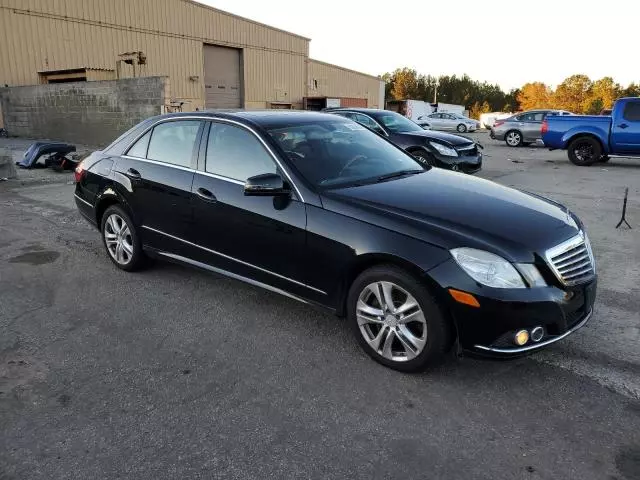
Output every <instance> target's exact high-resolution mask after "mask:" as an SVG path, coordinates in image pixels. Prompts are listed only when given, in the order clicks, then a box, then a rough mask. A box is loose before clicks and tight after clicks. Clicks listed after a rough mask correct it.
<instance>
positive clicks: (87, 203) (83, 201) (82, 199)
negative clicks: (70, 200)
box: [73, 193, 93, 208]
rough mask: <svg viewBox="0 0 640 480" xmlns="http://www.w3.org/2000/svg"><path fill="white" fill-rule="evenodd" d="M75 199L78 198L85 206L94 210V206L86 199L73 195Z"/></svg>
mask: <svg viewBox="0 0 640 480" xmlns="http://www.w3.org/2000/svg"><path fill="white" fill-rule="evenodd" d="M73 196H74V197H76V198H77V199H78V200H80V201H81V202H82V203H84V204H85V205H88V206H90V207H91V208H93V205H91V204H90V203H89V202H87V201H86V200H85V199H84V198H80V196H78V194H77V193H74V194H73Z"/></svg>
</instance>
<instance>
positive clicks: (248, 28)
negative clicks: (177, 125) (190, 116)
mask: <svg viewBox="0 0 640 480" xmlns="http://www.w3.org/2000/svg"><path fill="white" fill-rule="evenodd" d="M203 43H210V44H217V45H227V46H233V47H236V48H242V49H243V58H244V78H245V103H246V106H247V107H265V106H267V105H268V102H270V101H290V102H292V103H294V104H301V103H302V97H303V96H304V93H305V92H304V90H305V89H304V78H305V60H306V59H307V58H308V52H309V40H308V39H305V38H303V37H300V36H297V35H293V34H290V33H287V32H283V31H280V30H278V29H275V28H271V27H268V26H265V25H262V24H259V23H257V22H253V21H250V20H246V19H242V18H240V17H237V16H235V15H232V14H229V13H226V12H222V11H219V10H215V9H212V8H209V7H206V6H203V5H200V4H196V3H194V2H191V1H189V0H135V1H133V0H108V1H105V0H0V84H5V83H7V84H9V85H29V84H37V83H39V77H38V72H39V71H52V70H66V69H72V68H85V67H86V68H99V69H110V70H115V69H116V67H115V64H116V61H117V60H118V58H119V57H118V55H119V54H122V53H125V52H133V51H142V52H144V53H145V55H146V57H147V64H146V65H144V66H142V67H141V69H140V74H141V75H168V76H169V77H170V82H171V92H172V98H173V99H182V100H186V101H188V102H191V103H188V104H186V105H185V110H187V109H194V108H195V107H202V106H203V103H204V83H203V82H204V70H203V50H202V49H203ZM16 52H20V54H19V55H18V54H16ZM122 72H123V74H124V75H123V76H126V75H127V72H128V74H129V75H130V74H131V67H129V66H126V68H123V70H122ZM283 99H284V100H283Z"/></svg>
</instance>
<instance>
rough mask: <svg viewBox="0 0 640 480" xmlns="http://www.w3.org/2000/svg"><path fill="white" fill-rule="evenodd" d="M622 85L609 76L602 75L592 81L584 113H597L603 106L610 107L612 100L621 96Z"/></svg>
mask: <svg viewBox="0 0 640 480" xmlns="http://www.w3.org/2000/svg"><path fill="white" fill-rule="evenodd" d="M621 92H622V87H621V86H620V85H619V84H617V83H616V82H614V81H613V78H611V77H604V78H601V79H600V80H596V81H595V82H593V85H592V86H591V95H590V98H589V100H588V105H587V108H586V113H590V114H597V113H600V111H601V110H602V109H603V108H611V107H612V106H613V102H615V101H616V100H617V99H618V98H620V97H621Z"/></svg>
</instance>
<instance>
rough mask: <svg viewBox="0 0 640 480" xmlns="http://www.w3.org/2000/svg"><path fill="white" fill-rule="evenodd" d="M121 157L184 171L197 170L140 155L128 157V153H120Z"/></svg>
mask: <svg viewBox="0 0 640 480" xmlns="http://www.w3.org/2000/svg"><path fill="white" fill-rule="evenodd" d="M120 156H121V157H122V158H126V159H128V160H137V161H139V162H146V163H151V164H153V165H160V166H162V167H171V168H177V169H178V170H184V171H185V172H195V171H197V170H195V169H193V168H190V167H183V166H182V165H176V164H175V163H168V162H162V161H160V160H151V159H149V158H140V157H130V156H129V155H120Z"/></svg>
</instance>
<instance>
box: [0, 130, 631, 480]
mask: <svg viewBox="0 0 640 480" xmlns="http://www.w3.org/2000/svg"><path fill="white" fill-rule="evenodd" d="M470 136H473V137H475V138H478V139H480V141H481V142H482V143H483V144H484V145H485V146H486V148H485V154H486V158H485V166H484V169H483V171H482V172H481V173H480V174H479V176H481V177H485V178H489V179H493V180H495V181H497V182H499V183H502V184H505V185H510V186H515V187H517V188H522V189H525V190H529V191H533V192H536V193H540V194H543V195H546V196H549V197H551V198H553V199H555V200H559V201H561V202H562V203H565V204H566V205H568V206H569V207H570V208H571V209H572V210H574V211H575V212H576V213H577V214H578V215H579V216H580V217H581V218H582V219H583V221H584V222H585V224H586V226H587V228H588V230H589V235H590V237H591V239H592V243H593V244H594V250H595V254H596V257H597V260H598V266H599V275H600V284H599V294H598V300H597V303H596V311H595V315H594V318H593V319H592V321H591V322H590V323H589V324H588V325H587V326H586V327H585V328H583V329H582V330H580V332H578V333H576V334H575V335H572V336H570V337H568V338H567V339H566V340H565V341H563V342H561V343H559V344H556V345H554V346H553V347H551V348H549V349H548V350H546V351H544V352H541V353H538V354H535V355H532V356H530V357H527V358H523V359H518V360H514V361H502V362H497V361H483V360H478V359H473V358H468V357H467V358H463V359H462V360H457V359H453V358H451V359H450V360H449V361H447V362H446V363H445V364H444V365H442V366H441V367H439V368H437V369H435V370H432V371H430V372H427V373H424V374H419V375H403V374H399V373H397V372H394V371H391V370H388V369H385V368H384V367H381V366H380V365H378V364H376V363H374V362H373V361H371V360H370V359H369V358H368V357H366V355H365V354H364V353H362V352H361V351H360V349H359V347H358V346H357V345H356V344H355V341H353V339H352V338H351V336H350V333H349V330H348V328H347V326H346V325H345V324H344V323H343V322H342V321H340V320H338V319H336V318H334V317H332V316H331V315H327V314H326V313H324V312H321V311H317V310H314V309H311V308H310V307H307V306H305V305H302V304H298V303H296V302H293V301H291V300H289V299H287V298H284V297H280V296H277V295H274V294H271V293H268V292H264V291H262V290H259V289H256V288H253V287H249V286H246V285H244V284H241V283H238V282H236V281H232V280H229V279H226V278H222V277H218V276H215V275H209V274H205V273H202V272H199V271H195V270H192V269H188V268H185V267H181V266H176V265H171V264H165V263H157V264H155V266H154V267H153V268H151V269H149V270H146V271H144V272H141V273H136V274H126V273H124V272H121V271H119V270H117V269H116V268H114V267H113V266H112V265H111V263H110V262H109V260H108V258H107V257H106V254H105V253H104V251H103V247H102V245H101V243H100V238H99V235H98V234H97V232H96V231H95V230H93V229H92V228H91V227H90V226H89V225H88V224H87V223H86V222H84V220H82V219H81V218H80V217H79V215H78V214H77V213H76V212H75V209H74V206H73V197H72V186H71V185H70V184H69V182H70V181H71V175H70V174H55V175H52V174H51V173H48V172H46V171H42V170H38V171H33V172H28V173H27V172H25V171H22V170H21V171H19V172H18V173H19V176H20V177H19V179H18V180H15V181H9V182H2V183H0V332H2V335H0V432H1V433H0V479H3V480H5V479H7V480H8V479H12V480H13V479H32V478H43V479H45V478H46V479H58V478H59V479H76V478H77V479H86V478H92V479H93V478H95V479H98V478H109V479H110V478H132V479H147V478H149V479H158V478H225V479H227V478H238V479H240V478H278V479H281V478H296V479H297V478H314V479H315V478H318V479H328V478H336V479H337V478H367V479H370V478H380V479H388V478H433V479H437V478H441V479H454V478H464V479H497V478H500V479H503V478H509V479H510V478H513V479H527V480H529V479H560V478H562V479H574V478H576V479H578V478H580V479H582V480H587V479H608V480H613V479H618V480H622V479H638V478H640V401H639V399H640V375H639V373H640V348H639V347H638V344H639V343H638V342H639V340H640V328H639V327H640V313H639V312H640V300H638V299H639V298H640V295H638V294H639V293H640V161H633V160H618V159H613V160H611V162H610V163H608V164H606V165H600V166H594V167H590V168H578V167H574V166H573V165H571V164H569V162H568V160H566V156H565V154H564V153H563V152H548V151H547V150H545V149H543V148H523V149H510V148H508V147H506V146H504V144H501V143H498V142H494V141H492V140H489V139H488V136H487V135H486V133H477V134H473V135H470ZM2 142H5V140H3V139H0V148H3V146H4V145H3V143H2ZM27 175H28V178H27ZM625 187H629V207H628V212H627V217H628V219H629V222H630V223H631V225H632V226H633V227H634V229H633V230H622V229H618V230H616V229H615V228H614V227H615V224H616V223H617V222H618V220H619V218H620V212H621V207H622V195H623V191H624V188H625Z"/></svg>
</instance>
